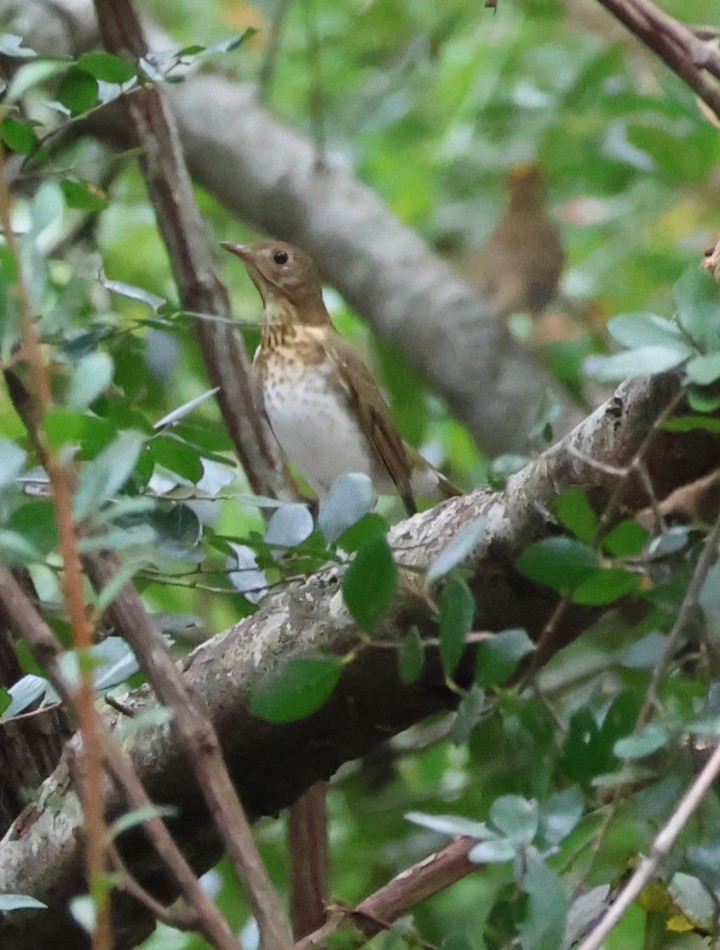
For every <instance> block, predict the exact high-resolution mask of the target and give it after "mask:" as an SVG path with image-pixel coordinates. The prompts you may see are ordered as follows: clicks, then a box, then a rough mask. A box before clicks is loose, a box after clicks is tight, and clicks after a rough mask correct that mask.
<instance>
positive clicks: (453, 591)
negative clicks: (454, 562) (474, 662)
mask: <svg viewBox="0 0 720 950" xmlns="http://www.w3.org/2000/svg"><path fill="white" fill-rule="evenodd" d="M474 619H475V601H474V599H473V595H472V593H471V591H470V588H469V587H468V586H467V584H466V583H465V581H463V580H461V579H460V578H459V577H451V578H450V579H449V580H448V582H447V583H446V584H445V586H444V587H443V589H442V592H441V594H440V657H441V659H442V663H443V669H444V670H445V674H446V676H452V673H453V670H454V669H455V667H456V666H457V665H458V662H459V660H460V657H461V656H462V655H463V652H464V650H465V639H466V637H467V635H468V633H470V631H471V630H472V623H473V620H474Z"/></svg>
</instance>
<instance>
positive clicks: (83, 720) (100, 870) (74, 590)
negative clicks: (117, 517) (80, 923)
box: [0, 149, 112, 950]
mask: <svg viewBox="0 0 720 950" xmlns="http://www.w3.org/2000/svg"><path fill="white" fill-rule="evenodd" d="M11 209H12V199H11V196H10V191H9V188H8V184H7V180H6V177H5V156H4V151H3V150H2V149H0V222H1V223H2V228H3V231H4V234H5V241H6V243H7V247H8V250H9V252H10V254H11V256H12V257H13V259H14V260H15V262H16V267H17V273H18V277H17V282H16V284H15V288H14V289H15V294H16V296H17V299H18V303H19V305H20V313H21V319H22V327H23V341H22V353H23V355H24V357H25V358H26V359H27V363H28V369H29V378H30V381H31V388H32V393H31V397H32V399H31V401H32V403H33V408H32V413H31V438H32V439H33V441H34V442H35V443H36V444H37V445H41V446H43V449H44V448H45V446H44V441H43V438H42V436H41V434H40V431H41V428H40V427H41V425H42V421H43V419H44V417H45V415H46V414H47V413H48V412H49V410H50V409H51V408H52V395H51V392H50V373H49V370H48V367H47V364H46V362H45V358H44V356H43V352H42V347H41V345H40V336H39V334H38V330H37V327H36V326H35V321H34V319H33V313H32V308H31V304H30V297H29V294H28V290H27V287H26V284H25V280H24V277H23V273H22V263H21V258H20V255H19V252H18V246H17V241H16V237H15V233H14V231H13V227H12V210H11ZM42 461H43V464H44V466H45V469H46V471H47V473H48V477H49V480H50V487H51V490H52V497H53V510H54V514H55V521H56V524H57V528H58V535H59V539H60V553H61V555H62V561H63V574H62V579H61V588H62V592H63V597H64V600H65V605H66V608H67V612H68V616H69V619H70V624H71V628H72V634H73V639H74V644H75V647H76V649H77V650H79V651H82V650H87V649H88V648H89V647H90V646H92V640H93V637H92V634H93V631H92V624H91V623H90V619H89V617H88V614H87V612H86V610H85V598H84V591H83V574H82V567H81V565H80V556H79V553H78V546H77V537H76V535H75V524H74V520H73V512H72V493H73V475H72V473H71V471H70V469H69V468H68V466H67V465H65V464H63V463H62V461H60V459H59V458H58V457H57V456H56V455H55V454H54V453H52V452H50V451H49V450H45V458H44V459H43V460H42ZM94 702H95V687H94V683H93V673H92V669H91V667H90V666H89V664H87V663H80V684H79V686H78V688H77V691H76V694H75V707H76V709H77V713H78V719H79V722H80V731H81V733H82V738H83V759H82V769H81V773H82V807H83V814H84V818H85V831H86V835H85V855H86V864H87V878H88V880H87V884H88V889H89V892H90V894H91V896H92V898H93V901H94V905H95V928H94V930H93V933H92V946H93V948H94V950H111V947H112V930H111V922H110V903H109V888H108V887H107V886H106V881H105V872H106V869H107V855H106V849H105V838H106V836H105V830H106V829H105V817H104V807H103V805H104V790H103V772H102V762H101V749H100V742H99V737H98V734H97V723H96V717H95V709H94Z"/></svg>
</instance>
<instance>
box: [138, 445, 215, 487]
mask: <svg viewBox="0 0 720 950" xmlns="http://www.w3.org/2000/svg"><path fill="white" fill-rule="evenodd" d="M148 448H149V449H150V453H151V455H152V457H153V459H154V460H155V463H156V464H157V465H162V466H163V467H164V468H166V469H168V471H170V472H175V474H176V475H179V476H180V477H181V478H184V479H187V481H189V482H192V483H193V485H197V483H198V482H199V481H200V479H201V478H202V475H203V466H202V459H201V458H200V455H199V453H198V451H197V449H196V448H194V447H193V446H192V445H188V444H187V443H186V442H183V441H182V439H179V438H178V437H177V436H175V435H161V436H158V437H157V438H155V439H152V440H151V441H150V442H148Z"/></svg>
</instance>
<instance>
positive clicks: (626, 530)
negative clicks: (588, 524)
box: [602, 518, 650, 557]
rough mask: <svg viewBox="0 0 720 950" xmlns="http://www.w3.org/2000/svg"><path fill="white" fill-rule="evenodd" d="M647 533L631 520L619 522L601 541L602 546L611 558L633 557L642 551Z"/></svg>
mask: <svg viewBox="0 0 720 950" xmlns="http://www.w3.org/2000/svg"><path fill="white" fill-rule="evenodd" d="M649 538H650V535H649V533H648V532H647V531H646V530H645V528H643V527H642V525H639V524H638V523H637V521H635V520H633V519H632V518H631V519H629V520H628V521H621V522H620V524H618V525H616V526H615V527H614V528H613V529H612V531H608V533H607V534H606V535H605V536H604V537H603V539H602V546H603V548H604V550H605V551H607V553H608V554H611V555H612V556H613V557H634V556H635V555H637V554H640V552H641V551H642V550H643V548H644V547H645V545H646V544H647V542H648V540H649Z"/></svg>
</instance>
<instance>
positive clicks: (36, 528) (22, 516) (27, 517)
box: [7, 499, 58, 560]
mask: <svg viewBox="0 0 720 950" xmlns="http://www.w3.org/2000/svg"><path fill="white" fill-rule="evenodd" d="M7 527H8V529H9V530H10V531H13V532H15V533H16V534H18V535H20V536H21V537H22V538H23V539H24V540H25V541H26V542H27V543H28V544H31V545H33V547H34V548H35V549H36V550H37V551H38V552H39V554H40V559H41V560H42V557H43V556H44V555H47V554H49V553H50V552H51V551H52V550H53V549H54V548H55V547H57V543H58V529H57V522H56V521H55V509H54V506H53V503H52V501H50V500H49V499H37V500H34V501H26V502H25V504H23V505H20V507H19V508H16V509H15V511H14V512H13V513H12V515H11V516H10V518H9V520H8V523H7Z"/></svg>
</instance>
